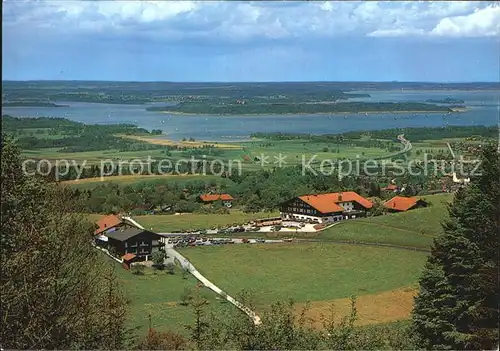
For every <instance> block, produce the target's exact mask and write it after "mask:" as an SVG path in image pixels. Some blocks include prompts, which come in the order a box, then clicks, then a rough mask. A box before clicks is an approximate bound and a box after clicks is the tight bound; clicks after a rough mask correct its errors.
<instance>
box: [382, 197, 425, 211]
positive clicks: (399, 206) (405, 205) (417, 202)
mask: <svg viewBox="0 0 500 351" xmlns="http://www.w3.org/2000/svg"><path fill="white" fill-rule="evenodd" d="M384 206H385V207H386V208H387V210H388V211H389V212H403V211H408V210H412V209H414V208H419V207H426V206H427V202H425V201H424V200H422V199H421V198H419V197H416V196H414V197H404V196H394V197H393V198H392V199H390V200H389V201H386V202H385V203H384Z"/></svg>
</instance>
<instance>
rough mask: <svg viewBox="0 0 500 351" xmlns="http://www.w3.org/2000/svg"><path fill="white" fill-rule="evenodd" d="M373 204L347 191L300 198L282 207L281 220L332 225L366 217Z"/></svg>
mask: <svg viewBox="0 0 500 351" xmlns="http://www.w3.org/2000/svg"><path fill="white" fill-rule="evenodd" d="M372 206H373V203H372V202H371V201H370V200H368V199H365V198H364V197H362V196H361V195H359V194H357V193H355V192H354V191H345V192H340V193H328V194H317V195H304V196H298V197H296V198H294V199H291V200H288V201H286V202H284V203H282V204H281V205H280V216H281V219H282V220H284V221H286V220H290V221H304V222H312V223H330V222H337V221H341V220H343V219H349V218H356V217H366V212H367V211H368V210H369V209H370V208H372Z"/></svg>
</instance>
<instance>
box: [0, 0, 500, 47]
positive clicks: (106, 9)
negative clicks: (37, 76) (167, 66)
mask: <svg viewBox="0 0 500 351" xmlns="http://www.w3.org/2000/svg"><path fill="white" fill-rule="evenodd" d="M3 7H4V13H3V24H2V27H3V28H4V30H7V31H8V35H15V33H16V32H17V31H20V30H27V28H29V30H33V31H36V30H37V29H44V28H45V29H47V30H48V29H50V28H53V29H55V34H57V32H59V33H60V32H64V33H75V34H78V33H79V32H83V33H88V32H101V33H106V34H107V35H127V34H130V33H135V34H137V35H141V33H142V34H143V35H150V36H158V37H162V38H164V37H168V38H182V37H188V38H189V37H193V36H197V37H200V38H209V37H217V38H226V39H230V40H247V39H259V38H271V39H280V38H306V39H307V38H308V37H309V36H316V37H318V36H319V37H332V36H337V35H353V36H371V37H384V36H403V37H404V36H414V35H429V36H450V37H457V36H459V37H460V36H463V37H468V36H476V37H478V36H491V35H498V34H499V23H500V14H499V11H500V10H499V7H498V6H494V5H491V3H485V2H473V1H449V2H444V1H443V2H430V1H413V2H404V1H402V2H398V1H391V2H376V1H373V2H372V1H370V2H362V1H361V2H354V1H353V2H337V1H332V2H329V1H326V2H321V3H320V2H284V3H282V2H260V1H254V2H232V1H231V2H229V1H225V2H210V1H130V0H128V1H119V0H114V1H76V0H75V1H61V0H54V1H50V0H38V1H36V2H28V1H22V0H4V4H3Z"/></svg>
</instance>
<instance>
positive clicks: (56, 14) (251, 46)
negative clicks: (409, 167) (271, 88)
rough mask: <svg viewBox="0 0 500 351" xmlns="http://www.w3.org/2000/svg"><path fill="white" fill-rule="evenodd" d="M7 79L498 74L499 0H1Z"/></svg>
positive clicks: (455, 77)
mask: <svg viewBox="0 0 500 351" xmlns="http://www.w3.org/2000/svg"><path fill="white" fill-rule="evenodd" d="M2 37H3V40H2V46H3V47H2V49H3V50H2V52H3V56H2V59H3V65H2V74H3V79H5V80H30V79H68V80H134V81H317V80H326V81H393V80H398V81H439V82H470V81H496V82H498V81H499V79H500V43H499V38H500V6H499V5H498V4H495V3H493V2H472V1H471V2H468V1H456V2H433V1H407V2H397V1H391V2H376V1H373V2H355V1H342V2H337V1H335V2H319V1H310V2H301V1H293V2H284V1H279V2H278V1H276V2H261V1H258V2H237V1H230V2H229V1H227V2H211V1H200V2H196V1H172V2H170V1H141V2H139V1H137V2H136V1H65V0H55V1H44V0H38V1H23V0H4V2H3V21H2Z"/></svg>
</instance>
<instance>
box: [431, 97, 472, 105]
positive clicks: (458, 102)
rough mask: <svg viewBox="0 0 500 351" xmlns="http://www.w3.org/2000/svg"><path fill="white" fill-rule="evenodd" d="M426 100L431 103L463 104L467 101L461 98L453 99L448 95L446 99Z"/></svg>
mask: <svg viewBox="0 0 500 351" xmlns="http://www.w3.org/2000/svg"><path fill="white" fill-rule="evenodd" d="M425 102H429V103H431V104H463V103H465V101H464V100H460V99H452V98H449V97H447V98H446V99H441V100H439V99H428V100H425Z"/></svg>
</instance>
